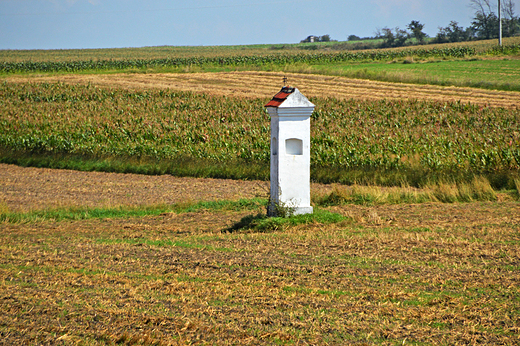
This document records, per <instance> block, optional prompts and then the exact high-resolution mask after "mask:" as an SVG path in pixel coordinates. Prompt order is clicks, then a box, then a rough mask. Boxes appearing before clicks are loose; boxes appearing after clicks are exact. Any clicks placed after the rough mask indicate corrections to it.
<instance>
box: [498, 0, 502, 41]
mask: <svg viewBox="0 0 520 346" xmlns="http://www.w3.org/2000/svg"><path fill="white" fill-rule="evenodd" d="M498 45H499V46H500V47H502V7H501V6H500V0H498Z"/></svg>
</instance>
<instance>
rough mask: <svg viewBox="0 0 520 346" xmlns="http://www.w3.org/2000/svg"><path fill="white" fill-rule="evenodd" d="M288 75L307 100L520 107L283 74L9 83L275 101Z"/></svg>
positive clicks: (467, 95) (468, 91)
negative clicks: (271, 98) (174, 91)
mask: <svg viewBox="0 0 520 346" xmlns="http://www.w3.org/2000/svg"><path fill="white" fill-rule="evenodd" d="M284 75H286V76H287V77H288V78H289V81H290V83H291V84H292V85H293V86H296V87H298V88H299V89H300V90H301V91H302V92H304V93H305V95H306V96H316V97H335V98H339V99H350V98H354V99H361V100H380V99H407V100H410V99H412V100H433V101H441V102H449V101H451V102H457V101H460V102H462V103H464V104H467V103H472V104H479V105H489V106H492V107H507V108H509V107H512V108H515V107H517V106H518V105H520V93H518V92H507V91H495V90H484V89H477V88H461V87H442V86H434V85H415V84H402V83H388V82H378V81H371V80H361V79H351V78H345V77H335V76H320V75H308V74H297V73H280V72H256V71H244V72H219V73H178V74H172V73H154V74H139V73H135V74H106V75H101V74H100V75H80V74H70V75H60V76H30V77H20V76H11V77H6V78H5V79H6V80H8V81H17V82H31V81H32V82H58V81H59V82H64V83H70V84H76V83H79V84H88V83H90V84H92V85H98V86H106V87H116V88H129V89H149V88H156V89H172V90H182V91H194V92H203V93H209V94H217V95H228V96H236V97H254V98H258V97H264V98H268V97H272V96H273V93H275V92H276V91H277V90H278V89H279V88H280V87H281V81H282V78H283V77H284Z"/></svg>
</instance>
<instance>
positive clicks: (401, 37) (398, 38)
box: [395, 27, 410, 47]
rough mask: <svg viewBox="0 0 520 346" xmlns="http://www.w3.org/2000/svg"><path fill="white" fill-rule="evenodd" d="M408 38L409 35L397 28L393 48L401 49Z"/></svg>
mask: <svg viewBox="0 0 520 346" xmlns="http://www.w3.org/2000/svg"><path fill="white" fill-rule="evenodd" d="M409 38H410V35H409V34H408V32H406V30H402V29H399V27H397V28H395V46H396V47H401V46H404V44H405V43H406V40H408V39H409Z"/></svg>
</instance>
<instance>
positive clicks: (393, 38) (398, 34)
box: [381, 27, 410, 47]
mask: <svg viewBox="0 0 520 346" xmlns="http://www.w3.org/2000/svg"><path fill="white" fill-rule="evenodd" d="M381 30H382V38H383V45H382V46H383V47H401V46H404V44H405V43H406V40H408V39H409V38H410V35H409V34H408V32H407V31H406V30H402V29H399V27H396V28H395V29H394V30H393V31H392V29H389V28H383V29H381Z"/></svg>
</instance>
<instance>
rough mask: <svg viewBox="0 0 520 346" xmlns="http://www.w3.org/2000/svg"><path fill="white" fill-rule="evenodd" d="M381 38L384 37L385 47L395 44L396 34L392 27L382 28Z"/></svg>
mask: <svg viewBox="0 0 520 346" xmlns="http://www.w3.org/2000/svg"><path fill="white" fill-rule="evenodd" d="M381 38H382V39H383V45H384V46H385V47H392V46H393V45H394V42H395V35H394V33H393V32H392V29H389V28H386V27H385V28H383V29H381Z"/></svg>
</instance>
